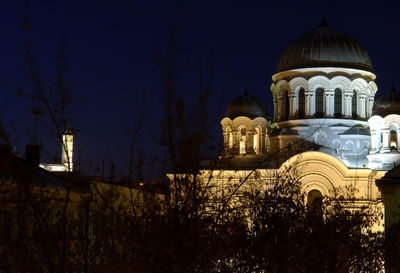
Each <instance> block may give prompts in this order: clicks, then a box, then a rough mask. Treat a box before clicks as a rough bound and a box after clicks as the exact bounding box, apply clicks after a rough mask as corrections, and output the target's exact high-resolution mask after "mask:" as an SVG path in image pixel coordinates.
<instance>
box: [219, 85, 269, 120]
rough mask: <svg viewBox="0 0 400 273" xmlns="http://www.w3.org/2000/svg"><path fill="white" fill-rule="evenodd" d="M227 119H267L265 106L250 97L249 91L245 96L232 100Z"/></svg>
mask: <svg viewBox="0 0 400 273" xmlns="http://www.w3.org/2000/svg"><path fill="white" fill-rule="evenodd" d="M225 116H226V117H229V118H230V119H234V118H236V117H239V116H245V117H249V118H251V119H254V118H256V117H264V118H265V117H266V114H265V107H264V105H263V104H262V103H261V102H260V101H259V100H258V99H257V98H255V97H253V96H250V95H249V93H248V91H247V89H246V90H245V91H244V94H243V95H241V96H240V97H237V98H235V99H233V100H232V102H231V103H229V105H228V110H227V111H226V114H225Z"/></svg>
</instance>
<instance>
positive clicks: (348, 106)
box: [342, 92, 353, 118]
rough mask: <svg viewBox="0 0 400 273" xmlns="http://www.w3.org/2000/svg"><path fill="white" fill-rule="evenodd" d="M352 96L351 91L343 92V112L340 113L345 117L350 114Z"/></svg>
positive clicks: (348, 116)
mask: <svg viewBox="0 0 400 273" xmlns="http://www.w3.org/2000/svg"><path fill="white" fill-rule="evenodd" d="M352 98H353V92H351V93H347V92H344V113H343V112H342V115H343V116H344V117H345V118H350V117H351V116H352V114H351V99H352Z"/></svg>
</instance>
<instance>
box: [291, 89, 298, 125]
mask: <svg viewBox="0 0 400 273" xmlns="http://www.w3.org/2000/svg"><path fill="white" fill-rule="evenodd" d="M289 99H290V118H291V119H295V118H296V113H297V111H298V107H297V97H296V95H295V94H292V93H290V94H289Z"/></svg>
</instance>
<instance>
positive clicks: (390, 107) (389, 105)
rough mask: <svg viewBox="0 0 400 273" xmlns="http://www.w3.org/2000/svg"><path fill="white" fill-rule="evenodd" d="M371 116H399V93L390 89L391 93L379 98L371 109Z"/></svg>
mask: <svg viewBox="0 0 400 273" xmlns="http://www.w3.org/2000/svg"><path fill="white" fill-rule="evenodd" d="M372 114H373V115H379V116H382V117H384V116H387V115H390V114H400V93H399V92H397V91H396V89H395V88H394V87H392V91H391V92H388V93H386V94H384V95H382V96H381V97H379V98H378V99H377V100H376V101H375V103H374V107H373V108H372Z"/></svg>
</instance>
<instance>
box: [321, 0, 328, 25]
mask: <svg viewBox="0 0 400 273" xmlns="http://www.w3.org/2000/svg"><path fill="white" fill-rule="evenodd" d="M320 26H321V27H328V23H327V22H326V0H322V23H321V25H320Z"/></svg>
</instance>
